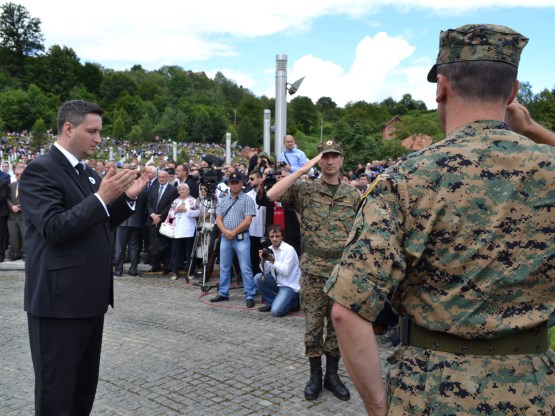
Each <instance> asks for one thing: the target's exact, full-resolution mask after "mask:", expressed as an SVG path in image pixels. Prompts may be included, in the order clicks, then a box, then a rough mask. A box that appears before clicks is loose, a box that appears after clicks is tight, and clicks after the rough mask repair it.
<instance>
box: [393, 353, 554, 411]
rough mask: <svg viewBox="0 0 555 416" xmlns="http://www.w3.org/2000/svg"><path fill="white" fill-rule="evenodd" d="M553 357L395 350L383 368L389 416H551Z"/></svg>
mask: <svg viewBox="0 0 555 416" xmlns="http://www.w3.org/2000/svg"><path fill="white" fill-rule="evenodd" d="M553 368H555V355H554V354H553V351H551V350H550V351H549V352H548V353H545V354H535V355H524V354H522V355H504V356H503V355H495V356H484V355H482V356H478V355H463V354H449V353H444V352H439V351H432V350H423V349H421V348H414V347H405V348H400V349H396V350H395V352H394V353H393V355H392V356H391V357H390V358H389V359H388V361H387V363H386V365H385V369H386V372H387V377H386V384H387V389H388V397H390V401H389V413H388V414H389V415H393V416H398V415H411V416H412V415H414V416H422V415H438V416H440V415H441V416H444V415H453V416H465V415H496V416H497V415H504V416H508V415H514V416H516V415H519V416H532V415H542V416H553V415H554V414H555V395H554V393H555V387H554V384H553V378H554V377H553Z"/></svg>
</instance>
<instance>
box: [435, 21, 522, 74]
mask: <svg viewBox="0 0 555 416" xmlns="http://www.w3.org/2000/svg"><path fill="white" fill-rule="evenodd" d="M527 43H528V38H526V37H524V36H523V35H521V34H520V33H518V32H515V31H514V30H513V29H511V28H508V27H506V26H499V25H464V26H461V27H458V28H456V29H449V30H445V31H441V34H440V35H439V53H438V55H437V60H436V64H435V65H434V66H433V67H432V69H431V70H430V72H429V73H428V81H429V82H436V80H437V66H438V65H441V64H447V63H452V62H460V61H497V62H505V63H507V64H510V65H513V66H515V67H517V68H518V63H519V61H520V54H521V52H522V49H524V47H525V46H526V44H527Z"/></svg>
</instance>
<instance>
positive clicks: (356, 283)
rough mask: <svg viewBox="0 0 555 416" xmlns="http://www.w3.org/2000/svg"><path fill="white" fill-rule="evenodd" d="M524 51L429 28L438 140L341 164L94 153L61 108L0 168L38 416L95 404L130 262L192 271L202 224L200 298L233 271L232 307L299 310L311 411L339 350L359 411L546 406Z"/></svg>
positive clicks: (292, 156)
mask: <svg viewBox="0 0 555 416" xmlns="http://www.w3.org/2000/svg"><path fill="white" fill-rule="evenodd" d="M527 41H528V39H527V38H525V37H524V36H523V35H521V34H519V33H517V32H515V31H513V30H512V29H510V28H507V27H503V26H496V25H465V26H462V27H460V28H457V29H454V30H448V31H446V32H442V33H441V35H440V49H439V54H438V58H437V62H436V64H435V65H434V66H433V67H432V69H431V70H430V72H429V74H428V80H429V81H430V82H432V83H436V84H437V88H436V101H437V102H438V114H439V117H440V121H441V124H442V126H443V127H444V129H445V131H446V133H447V138H446V139H445V140H444V141H442V142H440V143H437V144H435V145H433V146H430V147H429V148H427V149H424V150H422V151H420V152H417V153H414V154H411V155H409V156H408V157H406V158H404V159H403V160H400V161H398V162H397V163H395V164H391V166H390V163H389V162H387V163H386V162H384V161H373V162H370V163H369V164H367V165H364V164H362V163H361V164H360V165H359V166H358V169H357V170H354V171H350V172H348V173H345V172H343V160H344V158H343V157H344V154H343V147H342V145H341V143H340V142H338V141H336V140H325V141H323V142H322V143H321V144H320V145H319V147H318V155H317V156H315V157H314V158H312V159H310V160H308V159H307V157H306V155H305V154H304V152H302V150H301V149H298V148H297V146H296V145H295V140H294V137H293V136H291V135H287V136H286V137H285V138H284V151H283V153H282V154H281V155H276V160H275V161H274V160H272V157H271V156H270V155H268V154H267V153H265V152H257V151H256V149H252V148H250V147H244V148H243V149H242V151H241V156H242V157H243V159H242V161H240V162H237V163H234V164H224V165H223V166H221V167H220V166H218V164H214V160H215V159H214V158H210V157H208V158H206V157H198V158H197V159H195V160H191V161H190V163H186V164H176V163H175V162H174V161H173V160H171V159H168V158H166V157H164V154H160V155H157V156H159V157H158V158H153V159H152V160H150V159H149V160H148V163H145V162H141V160H139V158H138V157H137V158H132V160H131V161H129V162H128V161H124V162H122V163H121V166H118V164H117V163H115V162H105V161H104V160H94V161H93V160H90V157H91V156H92V154H93V153H94V151H95V148H96V146H98V145H99V144H101V142H102V140H101V138H100V131H101V127H102V117H101V116H102V109H100V108H99V107H98V106H96V105H94V104H91V103H87V102H84V101H70V102H68V103H65V104H64V105H63V106H62V108H61V109H60V111H59V113H58V136H57V139H56V143H55V144H54V145H53V146H52V148H51V149H50V150H49V151H48V152H47V153H46V154H45V155H44V156H42V157H40V158H37V159H36V162H35V161H33V162H32V163H29V164H27V165H26V164H23V165H22V166H19V165H18V166H16V167H15V170H14V179H12V178H11V177H10V172H9V171H10V166H9V164H8V165H6V169H7V172H6V173H5V176H3V175H0V195H1V192H4V191H3V189H4V188H5V187H6V186H8V184H10V183H11V182H12V181H13V183H12V184H11V185H9V188H10V191H9V192H8V191H6V195H10V196H11V195H12V189H13V196H14V197H18V195H19V193H21V203H19V201H18V200H17V199H14V200H13V201H12V203H11V204H12V205H11V208H12V212H13V213H14V214H17V213H21V212H23V218H24V221H25V225H26V227H25V233H26V235H25V243H26V248H27V252H26V255H27V258H31V261H28V262H26V282H25V310H26V311H27V313H28V325H29V336H30V344H31V353H32V358H33V365H34V368H35V397H36V409H37V414H89V413H90V411H91V408H92V405H93V402H94V396H95V392H96V385H97V381H98V374H99V373H98V372H99V363H100V350H101V339H102V331H103V322H104V314H105V312H106V310H107V308H108V306H109V305H112V306H113V275H115V276H121V275H122V274H123V273H124V270H123V264H124V262H125V261H124V259H125V256H126V255H128V256H129V264H130V268H129V270H127V271H126V272H127V273H129V274H130V275H132V276H136V275H138V269H137V264H138V262H139V260H140V258H139V257H140V253H141V252H144V253H145V254H146V255H148V262H149V263H150V266H151V268H150V270H149V271H148V272H146V275H147V276H149V275H156V274H158V275H162V274H165V275H167V276H168V277H169V278H171V279H174V280H175V279H178V278H179V277H180V276H183V277H184V278H185V279H188V278H189V276H191V273H192V272H194V269H195V267H196V266H197V263H198V257H197V256H196V253H195V252H194V250H193V247H194V246H195V238H196V237H197V236H198V234H199V232H200V230H203V232H204V230H205V229H207V231H208V232H209V234H210V237H211V238H210V240H209V243H208V244H207V245H208V247H207V252H208V253H210V256H209V258H210V260H211V261H212V260H215V259H216V257H219V264H220V282H219V286H218V293H217V294H216V295H215V296H214V297H213V298H212V299H210V301H211V302H214V303H216V302H225V301H228V300H229V290H230V286H231V279H232V276H233V271H234V270H235V274H236V275H238V276H240V278H241V281H242V288H243V292H244V300H245V304H246V306H247V308H253V307H254V306H255V302H256V296H257V292H258V293H259V294H260V296H261V298H262V300H263V305H261V306H260V307H259V308H258V310H259V311H260V312H262V313H264V312H271V313H272V314H273V315H275V316H276V317H279V316H284V315H286V314H288V313H291V312H295V311H298V310H299V308H302V309H303V311H304V317H305V334H304V343H305V355H306V356H307V358H308V367H309V370H310V371H309V372H310V375H309V379H308V383H307V384H306V386H305V389H304V397H305V398H306V399H307V400H316V399H317V398H318V397H319V394H320V392H321V390H322V388H326V389H328V390H330V391H331V392H332V393H333V394H334V396H335V397H337V398H338V399H340V400H349V399H350V392H349V390H348V389H347V387H346V386H345V384H344V383H343V382H342V380H341V379H340V377H339V375H338V366H339V361H340V358H341V357H343V359H344V362H345V367H346V368H347V370H348V371H349V373H350V375H351V377H352V380H353V382H354V384H355V386H356V388H357V390H358V392H359V394H360V396H361V398H362V400H363V402H364V405H365V408H366V410H367V412H368V414H369V415H386V414H395V415H396V414H461V415H462V414H469V415H470V414H509V413H510V414H526V415H532V414H534V415H536V414H537V415H547V414H553V413H554V412H555V394H554V393H555V379H554V377H555V353H554V352H553V351H552V350H551V349H550V348H549V343H548V333H547V331H548V328H549V327H551V326H552V325H553V324H554V323H555V320H554V316H555V275H554V274H553V269H554V268H555V243H554V241H555V240H554V238H553V237H554V234H555V233H554V231H553V230H554V229H555V226H554V221H553V215H552V212H553V210H554V209H555V189H554V184H553V175H554V173H555V172H554V171H555V151H554V150H553V146H555V133H553V132H551V131H549V130H547V129H545V128H543V127H541V126H540V125H539V124H538V123H537V122H535V121H533V120H532V119H531V118H530V115H529V113H528V111H527V110H526V109H525V108H524V107H523V106H521V105H520V104H518V103H517V102H516V101H515V96H516V93H517V91H518V86H519V84H518V81H517V69H518V64H519V60H520V54H521V51H522V49H523V48H524V46H525V45H526V43H527ZM545 144H547V145H549V146H545ZM87 159H88V161H87ZM141 159H142V158H141ZM216 159H217V158H216ZM112 163H114V164H112ZM119 168H120V169H119ZM2 169H3V170H4V165H2ZM22 172H23V174H22ZM318 172H319V173H318ZM6 176H7V179H4V178H5V177H6ZM19 177H21V186H19V180H20V179H18V178H19ZM0 215H1V211H0ZM116 226H117V227H116ZM110 227H112V228H115V229H116V231H115V235H114V234H113V233H112V232H111V231H110ZM162 229H163V230H164V233H163V234H162V233H161V232H160V231H161V230H162ZM10 230H11V228H10ZM1 232H2V224H1V223H0V233H1ZM113 241H115V244H112V242H113ZM112 247H113V252H112V253H110V250H111V249H112ZM21 253H22V254H21V255H25V254H23V253H25V250H24V249H23V248H22V251H21ZM114 254H115V262H114V264H111V263H110V259H111V258H112V257H113V255H114ZM212 267H213V263H212ZM212 267H211V266H210V264H209V267H208V270H209V274H211V273H212ZM76 274H78V275H79V279H75V278H74V277H75V275H76ZM203 278H204V279H206V278H207V276H204V277H203ZM208 278H210V276H208ZM52 279H54V280H55V282H56V285H55V291H53V290H52ZM387 305H390V306H393V308H394V310H395V312H396V313H397V314H398V315H399V331H398V333H399V338H400V345H399V346H398V347H397V349H396V350H395V352H394V354H393V356H392V357H390V358H389V360H388V361H387V363H386V368H385V370H386V371H387V376H386V377H385V380H386V383H385V384H384V382H383V380H384V378H383V377H382V368H381V367H382V360H381V359H380V354H379V351H378V347H377V343H376V338H375V330H374V325H375V324H376V323H377V322H378V321H379V319H380V316H381V315H382V314H383V311H384V310H385V309H386V307H387ZM323 356H325V359H326V362H325V373H324V371H323V367H322V365H323V363H322V358H323ZM68 363H69V364H68ZM423 363H424V364H425V365H423Z"/></svg>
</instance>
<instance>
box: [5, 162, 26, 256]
mask: <svg viewBox="0 0 555 416" xmlns="http://www.w3.org/2000/svg"><path fill="white" fill-rule="evenodd" d="M24 166H25V165H23V164H21V165H19V164H18V165H17V166H16V168H15V172H14V175H15V182H12V183H10V185H9V188H10V193H9V196H8V211H9V212H8V235H9V239H10V260H11V261H13V260H18V259H21V258H24V257H25V244H24V243H23V239H24V237H25V227H24V224H23V210H22V209H21V202H20V200H19V179H20V178H21V174H22V173H23V169H24Z"/></svg>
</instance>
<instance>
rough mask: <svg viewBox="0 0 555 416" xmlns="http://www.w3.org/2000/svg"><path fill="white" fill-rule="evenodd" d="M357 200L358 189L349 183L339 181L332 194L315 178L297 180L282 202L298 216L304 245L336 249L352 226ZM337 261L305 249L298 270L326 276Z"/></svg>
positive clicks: (343, 244)
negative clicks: (293, 207)
mask: <svg viewBox="0 0 555 416" xmlns="http://www.w3.org/2000/svg"><path fill="white" fill-rule="evenodd" d="M359 199H360V194H359V192H358V191H357V190H356V188H354V187H353V186H351V185H346V184H344V183H341V184H340V185H339V187H338V188H337V192H336V193H335V195H333V196H332V194H331V192H330V190H329V189H328V187H327V186H326V185H325V184H324V182H323V181H322V179H315V180H312V181H308V182H300V181H297V182H296V183H294V184H293V185H292V186H291V187H290V188H289V190H288V191H287V193H286V194H285V196H284V197H283V199H282V201H283V202H288V203H289V204H291V205H293V206H295V207H296V209H297V211H298V212H299V214H300V215H301V235H302V237H303V239H304V243H305V247H314V248H316V249H321V250H332V251H333V250H339V251H340V250H342V249H343V247H344V246H345V241H346V240H347V236H348V235H349V232H350V231H351V227H352V226H353V221H354V219H355V211H356V207H357V204H358V201H359ZM339 260H340V259H339V258H336V259H330V258H322V257H318V256H313V255H310V254H308V253H306V252H305V253H304V254H303V255H302V257H301V269H302V270H303V272H305V273H309V274H313V275H317V276H322V277H325V278H328V277H329V276H330V274H331V271H332V270H333V267H334V266H335V265H336V264H337V263H339Z"/></svg>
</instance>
